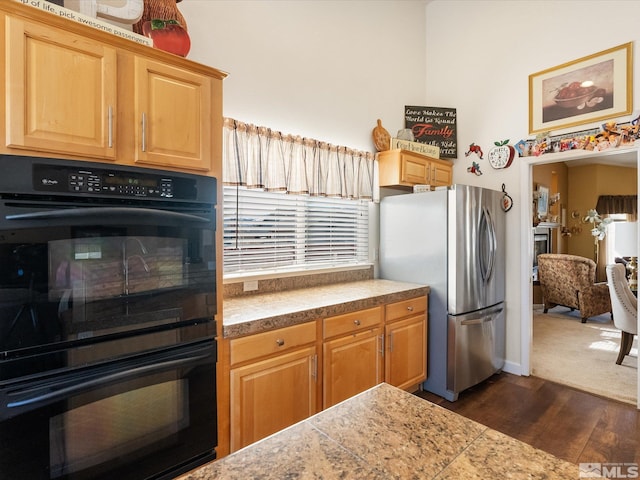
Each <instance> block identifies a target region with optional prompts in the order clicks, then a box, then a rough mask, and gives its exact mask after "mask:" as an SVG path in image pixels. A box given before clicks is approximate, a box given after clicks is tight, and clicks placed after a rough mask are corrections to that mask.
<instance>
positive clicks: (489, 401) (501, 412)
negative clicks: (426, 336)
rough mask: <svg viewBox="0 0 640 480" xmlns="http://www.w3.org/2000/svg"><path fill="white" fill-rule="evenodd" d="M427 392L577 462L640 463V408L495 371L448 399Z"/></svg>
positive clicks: (425, 395) (464, 412)
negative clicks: (495, 372)
mask: <svg viewBox="0 0 640 480" xmlns="http://www.w3.org/2000/svg"><path fill="white" fill-rule="evenodd" d="M416 395H419V396H420V397H422V398H425V399H427V400H429V401H431V402H433V403H436V404H438V405H440V406H442V407H444V408H446V409H448V410H451V411H454V412H456V413H458V414H460V415H463V416H465V417H467V418H470V419H472V420H475V421H477V422H479V423H481V424H483V425H486V426H488V427H490V428H493V429H494V430H498V431H500V432H502V433H505V434H507V435H510V436H512V437H514V438H517V439H518V440H521V441H523V442H525V443H528V444H529V445H532V446H534V447H536V448H539V449H540V450H544V451H546V452H549V453H552V454H553V455H555V456H557V457H559V458H562V459H564V460H567V461H569V462H573V463H583V462H598V463H619V462H631V463H640V412H639V411H638V410H637V409H636V407H635V406H634V405H630V404H627V403H622V402H618V401H615V400H609V399H606V398H603V397H599V396H595V395H591V394H588V393H585V392H581V391H579V390H574V389H572V388H569V387H565V386H563V385H558V384H556V383H553V382H549V381H546V380H543V379H540V378H536V377H520V376H517V375H511V374H508V373H500V374H497V375H494V376H492V377H491V378H489V379H488V380H486V381H485V382H483V383H481V384H480V385H477V386H475V387H472V388H470V389H468V390H466V391H464V392H462V393H461V394H460V396H459V398H458V401H456V402H448V401H447V400H444V399H443V398H441V397H439V396H437V395H434V394H432V393H428V392H417V393H416Z"/></svg>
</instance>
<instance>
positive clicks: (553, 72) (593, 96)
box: [529, 42, 633, 133]
mask: <svg viewBox="0 0 640 480" xmlns="http://www.w3.org/2000/svg"><path fill="white" fill-rule="evenodd" d="M632 45H633V44H632V42H629V43H625V44H622V45H619V46H617V47H613V48H610V49H608V50H603V51H602V52H598V53H594V54H592V55H588V56H586V57H582V58H579V59H577V60H573V61H571V62H567V63H564V64H562V65H558V66H557V67H552V68H548V69H546V70H542V71H540V72H537V73H533V74H531V75H529V133H538V132H547V131H551V130H558V129H562V128H568V127H573V126H576V125H583V124H586V123H591V122H597V121H600V120H605V119H608V118H614V117H619V116H622V115H628V114H631V112H632V110H633V94H632V92H633V67H632V58H633V52H632Z"/></svg>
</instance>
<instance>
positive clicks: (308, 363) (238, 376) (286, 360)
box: [230, 322, 319, 452]
mask: <svg viewBox="0 0 640 480" xmlns="http://www.w3.org/2000/svg"><path fill="white" fill-rule="evenodd" d="M315 341H316V323H315V322H310V323H304V324H300V325H295V326H292V327H286V328H282V329H278V330H273V331H270V332H265V333H260V334H257V335H251V336H249V337H242V338H238V339H232V340H231V341H230V353H231V402H230V404H231V405H230V407H231V412H230V413H231V451H232V452H233V451H235V450H238V449H240V448H242V447H244V446H246V445H249V444H250V443H253V442H255V441H257V440H259V439H261V438H264V437H266V436H267V435H270V434H272V433H275V432H277V431H278V430H281V429H283V428H285V427H288V426H289V425H292V424H294V423H296V422H298V421H300V420H303V419H305V418H307V417H309V416H311V415H313V414H314V413H316V412H317V407H316V404H317V402H316V399H317V396H318V388H319V382H318V356H317V349H316V344H315Z"/></svg>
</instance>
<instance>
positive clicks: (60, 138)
mask: <svg viewBox="0 0 640 480" xmlns="http://www.w3.org/2000/svg"><path fill="white" fill-rule="evenodd" d="M5 28H6V32H5V40H6V48H5V51H6V52H7V57H6V59H5V61H6V62H7V64H6V68H5V71H6V80H5V81H6V86H5V90H6V92H7V93H8V95H7V96H6V98H7V100H6V101H7V105H6V106H7V108H6V130H7V131H6V139H7V146H9V147H13V148H17V149H29V150H37V151H43V152H53V153H61V154H71V155H80V156H86V157H91V158H100V159H111V160H113V159H115V156H116V149H115V144H114V138H115V127H116V126H115V111H116V110H115V109H116V83H117V82H116V63H117V59H116V56H117V53H116V49H115V48H113V47H110V46H108V45H104V44H99V43H96V42H93V41H91V40H89V39H86V38H84V37H82V36H81V35H77V34H74V33H69V32H65V31H61V30H60V29H57V28H55V27H50V26H48V25H45V24H41V23H37V22H31V21H28V20H25V19H22V18H13V17H7V21H6V22H5Z"/></svg>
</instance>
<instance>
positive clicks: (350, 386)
mask: <svg viewBox="0 0 640 480" xmlns="http://www.w3.org/2000/svg"><path fill="white" fill-rule="evenodd" d="M380 334H381V330H380V329H379V328H375V329H371V330H367V331H364V332H361V333H356V334H354V335H349V336H346V337H340V338H337V339H335V340H331V341H328V342H325V344H324V352H323V354H324V355H323V376H324V379H323V388H324V391H323V402H322V403H323V408H328V407H330V406H331V405H335V404H336V403H339V402H341V401H342V400H346V399H347V398H349V397H352V396H354V395H356V394H358V393H360V392H363V391H364V390H366V389H368V388H371V387H373V386H375V385H377V384H378V383H380V382H382V375H383V365H382V353H381V352H382V350H383V347H382V342H383V339H382V338H381V335H380Z"/></svg>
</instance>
